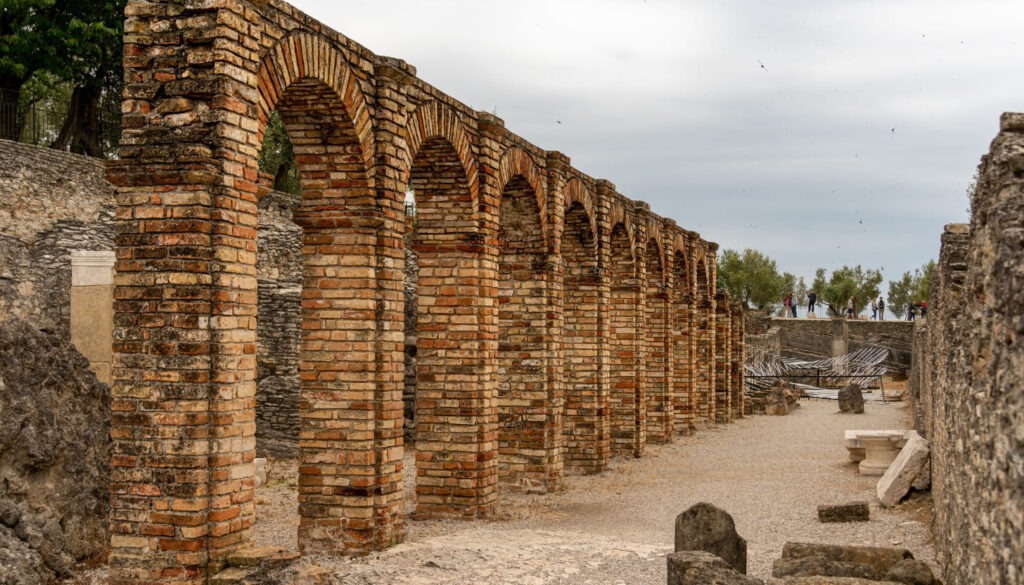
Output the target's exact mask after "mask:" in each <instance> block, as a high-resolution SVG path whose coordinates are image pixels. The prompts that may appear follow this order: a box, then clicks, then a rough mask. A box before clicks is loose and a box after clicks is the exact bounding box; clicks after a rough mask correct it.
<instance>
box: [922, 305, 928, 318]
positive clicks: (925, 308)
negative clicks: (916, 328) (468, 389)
mask: <svg viewBox="0 0 1024 585" xmlns="http://www.w3.org/2000/svg"><path fill="white" fill-rule="evenodd" d="M927 314H928V301H921V316H922V317H924V316H925V315H927Z"/></svg>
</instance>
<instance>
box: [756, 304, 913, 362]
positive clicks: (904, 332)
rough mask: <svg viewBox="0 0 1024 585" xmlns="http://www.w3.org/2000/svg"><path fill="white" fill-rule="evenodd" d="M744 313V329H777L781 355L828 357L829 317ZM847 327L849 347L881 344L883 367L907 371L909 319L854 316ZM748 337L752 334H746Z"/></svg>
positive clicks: (830, 327)
mask: <svg viewBox="0 0 1024 585" xmlns="http://www.w3.org/2000/svg"><path fill="white" fill-rule="evenodd" d="M748 315H749V317H748V324H747V331H748V333H749V332H752V331H757V332H760V333H767V332H768V331H770V330H774V331H777V332H778V337H779V349H780V350H781V351H782V354H783V355H787V356H792V357H798V358H804V359H809V360H818V359H824V358H828V357H832V336H833V333H832V319H825V318H819V319H786V318H780V317H765V316H763V315H758V314H756V313H754V314H748ZM749 321H753V322H754V324H750V323H749ZM847 327H848V338H847V341H848V347H849V350H850V351H857V350H858V349H863V348H865V347H869V346H877V347H885V348H888V349H889V357H888V359H887V360H886V362H885V366H886V367H887V368H889V369H890V370H892V371H899V372H905V373H906V372H909V371H910V366H911V354H912V351H913V350H912V347H913V331H914V324H913V323H911V322H908V321H895V320H892V321H871V320H863V319H854V320H849V321H847ZM773 335H774V332H773ZM748 339H754V338H751V337H750V336H748ZM764 339H765V340H766V341H767V340H768V338H764ZM755 351H756V350H755Z"/></svg>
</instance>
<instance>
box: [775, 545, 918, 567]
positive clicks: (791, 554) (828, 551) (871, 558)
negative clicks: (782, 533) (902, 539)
mask: <svg viewBox="0 0 1024 585" xmlns="http://www.w3.org/2000/svg"><path fill="white" fill-rule="evenodd" d="M814 556H818V557H823V558H825V559H826V560H830V561H839V562H843V563H860V564H862V565H868V566H869V567H871V568H873V569H874V570H875V571H877V572H878V573H880V574H882V575H884V574H886V573H888V572H889V569H891V568H892V566H893V565H895V564H896V563H898V562H900V561H902V560H903V559H912V558H914V555H913V554H911V552H910V551H909V550H907V549H905V548H886V547H877V546H844V545H838V544H817V543H809V542H787V543H786V544H785V545H784V546H783V547H782V558H784V559H799V558H805V557H814Z"/></svg>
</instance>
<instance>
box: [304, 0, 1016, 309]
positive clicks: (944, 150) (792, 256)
mask: <svg viewBox="0 0 1024 585" xmlns="http://www.w3.org/2000/svg"><path fill="white" fill-rule="evenodd" d="M293 4H294V5H295V6H297V7H298V8H300V9H301V10H304V11H305V12H307V13H308V14H310V15H311V16H313V17H315V18H317V19H318V20H320V21H322V22H324V23H325V24H327V25H329V26H331V27H332V28H334V29H336V30H338V31H339V32H341V33H343V34H345V35H346V36H348V37H350V38H352V39H354V40H356V41H357V42H359V43H361V44H363V45H364V46H366V47H367V48H368V49H370V50H372V51H374V52H375V53H377V54H381V55H388V56H392V57H398V58H401V59H403V60H405V61H407V62H408V63H410V64H412V65H414V66H415V67H416V69H417V71H418V75H419V77H420V78H421V79H424V80H425V81H427V82H429V83H431V84H433V85H434V86H436V87H438V88H439V89H441V90H442V91H444V92H445V93H447V94H449V95H451V96H453V97H455V98H456V99H458V100H460V101H462V102H463V103H466V104H468V105H469V106H472V107H473V108H475V109H478V110H486V111H490V112H494V113H496V114H497V115H498V116H500V117H501V118H503V119H504V120H505V125H506V127H507V128H509V129H510V130H511V131H513V132H515V133H517V134H519V135H520V136H523V137H524V138H526V139H527V140H529V141H530V142H532V143H533V144H535V145H537V146H539V147H541V148H544V149H548V150H558V151H561V152H563V153H565V154H566V155H568V156H569V157H570V158H571V159H572V163H573V165H574V166H576V167H577V168H579V169H580V170H582V171H583V172H585V173H587V174H589V175H591V176H592V177H595V178H599V179H601V178H603V179H608V180H610V181H612V182H613V183H615V185H616V186H617V187H618V190H619V192H621V193H622V194H624V195H626V196H628V197H631V198H633V199H639V200H643V201H647V202H648V203H650V205H651V208H652V209H653V210H654V211H655V212H656V213H659V214H661V215H664V216H666V217H671V218H673V219H675V220H676V221H677V222H678V223H679V225H681V226H682V227H684V228H687V229H692V230H696V231H698V232H700V234H701V235H702V236H703V237H704V238H705V239H707V240H709V241H712V242H718V244H719V245H720V246H721V247H722V248H734V249H737V250H743V249H744V248H755V249H757V250H760V251H761V252H763V253H765V254H767V255H768V256H769V257H771V258H772V259H774V260H775V261H776V263H777V265H778V267H779V270H780V271H786V272H792V273H794V274H796V275H797V276H804V277H806V278H807V281H808V284H809V283H810V280H812V279H813V276H814V270H815V268H817V267H824V268H827V269H829V270H832V269H834V268H838V267H841V266H843V265H851V266H852V265H857V264H860V265H862V266H864V267H865V268H879V269H882V270H883V274H884V276H885V278H886V281H889V280H895V279H897V278H898V277H899V276H900V275H902V273H903V272H905V271H908V270H913V269H914V268H917V267H920V266H921V265H922V264H924V263H925V262H926V261H928V260H929V259H937V258H938V250H939V236H940V235H941V233H942V226H943V225H944V224H946V223H954V222H963V221H966V219H967V212H966V209H967V197H966V195H965V190H966V188H967V186H968V184H969V183H970V182H971V178H972V176H973V174H974V172H975V170H976V168H977V164H978V161H979V158H980V157H981V155H982V154H984V153H985V152H987V151H988V147H989V143H990V142H991V140H992V139H993V138H994V137H995V135H996V133H997V132H998V128H999V115H1000V113H1002V112H1004V111H1024V2H1021V1H1020V0H998V1H992V0H972V1H971V2H965V1H963V0H955V1H954V0H928V1H925V0H808V1H804V0H788V1H786V2H766V1H764V0H756V1H753V0H751V1H747V0H741V1H727V0H688V1H670V0H586V1H583V0H545V1H540V0H516V1H514V2H512V1H505V0H500V1H497V0H496V1H488V0H475V1H472V0H436V1H431V0H374V1H372V2H355V1H339V0H332V1H328V0H299V1H296V2H293ZM885 286H886V285H884V284H883V291H884V290H885Z"/></svg>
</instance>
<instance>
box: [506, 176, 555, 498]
mask: <svg viewBox="0 0 1024 585" xmlns="http://www.w3.org/2000/svg"><path fill="white" fill-rule="evenodd" d="M498 246H499V252H498V253H499V258H498V427H499V430H498V454H499V459H498V470H499V475H500V476H501V477H502V479H503V480H505V481H509V482H511V483H512V484H513V486H514V487H519V486H521V487H526V488H530V487H533V488H535V489H544V486H545V485H546V483H547V480H548V478H547V474H548V470H549V469H550V467H551V462H550V461H549V457H550V456H551V455H550V449H548V448H547V447H548V444H549V443H550V442H551V438H550V437H549V436H548V435H549V433H550V432H551V430H550V428H549V423H550V422H551V410H552V404H551V399H550V396H549V392H550V388H549V383H548V382H549V381H548V371H547V365H548V359H547V338H548V335H547V330H548V311H549V307H548V303H547V281H548V274H547V259H546V252H547V250H546V246H545V241H544V232H543V230H542V229H541V221H540V210H539V209H538V207H537V194H536V193H535V192H534V189H533V188H532V187H531V186H530V184H529V183H528V182H527V181H526V179H525V178H524V177H522V176H521V175H517V176H515V177H513V178H512V179H511V180H510V181H509V182H508V184H507V185H506V186H505V189H504V191H503V192H502V196H501V206H500V211H499V224H498Z"/></svg>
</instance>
